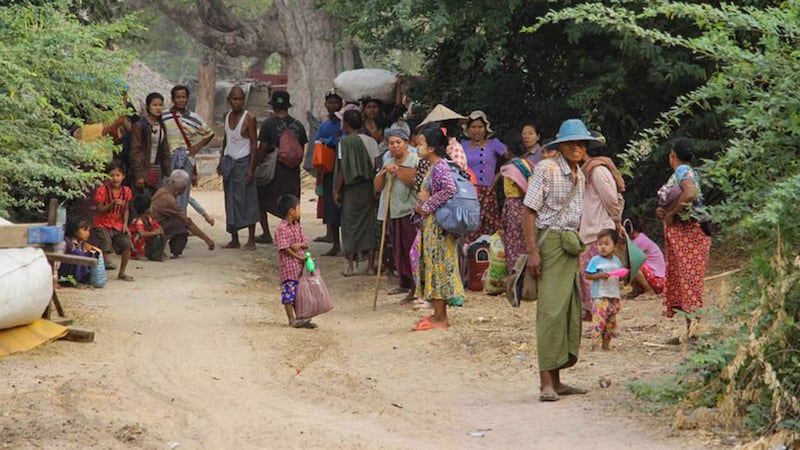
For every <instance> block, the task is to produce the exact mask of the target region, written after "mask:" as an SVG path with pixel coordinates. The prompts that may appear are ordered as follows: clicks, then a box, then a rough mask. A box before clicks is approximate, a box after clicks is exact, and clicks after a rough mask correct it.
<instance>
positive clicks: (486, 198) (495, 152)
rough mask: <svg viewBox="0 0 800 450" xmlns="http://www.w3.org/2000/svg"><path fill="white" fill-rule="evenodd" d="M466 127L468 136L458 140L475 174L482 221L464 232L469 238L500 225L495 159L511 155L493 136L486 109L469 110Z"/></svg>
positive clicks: (505, 158)
mask: <svg viewBox="0 0 800 450" xmlns="http://www.w3.org/2000/svg"><path fill="white" fill-rule="evenodd" d="M465 130H466V133H467V135H468V136H469V137H470V139H467V140H464V141H462V142H461V145H462V146H463V147H464V153H466V156H467V164H468V165H469V168H470V170H472V172H473V173H474V174H475V177H476V178H477V187H478V201H479V202H480V204H481V223H480V226H479V227H478V230H477V231H475V232H474V233H471V234H470V235H469V236H467V242H472V241H474V240H475V239H476V238H478V237H480V236H481V235H484V234H488V235H491V234H494V233H495V232H496V231H497V230H499V229H500V228H501V224H500V209H499V207H498V204H497V193H496V192H495V188H494V184H495V181H496V176H495V173H496V170H497V165H498V164H497V163H498V161H505V160H508V159H511V158H512V157H513V155H511V154H510V153H508V151H507V150H506V146H505V144H503V143H502V142H500V140H499V139H497V138H493V137H492V134H493V131H492V126H491V123H490V122H489V119H488V118H487V117H486V113H484V112H483V111H472V112H471V113H470V115H469V116H468V117H467V121H466V124H465Z"/></svg>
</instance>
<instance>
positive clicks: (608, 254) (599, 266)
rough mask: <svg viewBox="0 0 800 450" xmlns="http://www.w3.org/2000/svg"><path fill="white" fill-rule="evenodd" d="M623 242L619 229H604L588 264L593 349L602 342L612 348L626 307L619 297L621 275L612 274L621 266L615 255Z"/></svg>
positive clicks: (606, 348) (604, 345)
mask: <svg viewBox="0 0 800 450" xmlns="http://www.w3.org/2000/svg"><path fill="white" fill-rule="evenodd" d="M618 244H619V235H618V234H617V231H616V230H613V229H611V228H604V229H602V230H600V231H599V232H598V233H597V252H598V254H597V255H594V256H592V259H590V260H589V264H588V265H587V266H586V279H587V280H591V282H592V287H591V296H592V351H594V350H597V346H598V343H599V342H602V349H603V350H611V338H612V337H614V335H615V334H616V332H617V313H618V312H619V311H620V310H621V309H622V306H621V305H620V300H619V276H615V275H611V272H614V271H615V270H617V269H621V268H622V267H623V266H622V261H620V260H619V258H617V257H616V256H615V255H614V251H615V250H616V248H617V245H618Z"/></svg>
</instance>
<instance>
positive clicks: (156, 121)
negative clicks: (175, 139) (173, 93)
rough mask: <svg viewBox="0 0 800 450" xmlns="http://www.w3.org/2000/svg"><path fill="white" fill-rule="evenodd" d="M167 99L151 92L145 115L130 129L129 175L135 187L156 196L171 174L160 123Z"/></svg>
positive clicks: (167, 150)
mask: <svg viewBox="0 0 800 450" xmlns="http://www.w3.org/2000/svg"><path fill="white" fill-rule="evenodd" d="M163 109H164V97H163V96H162V95H161V94H159V93H158V92H151V93H149V94H147V97H146V98H145V114H144V117H142V118H141V119H140V120H139V121H137V122H136V123H135V124H133V128H132V129H131V134H130V136H131V152H130V156H129V158H130V165H131V166H130V172H131V174H132V176H133V184H134V187H136V189H137V190H138V191H140V192H141V191H144V190H145V189H147V190H149V191H150V194H151V195H152V193H154V192H155V191H156V190H158V188H160V187H161V179H162V178H163V177H164V176H166V175H167V174H169V173H170V172H171V171H172V164H171V161H170V158H169V142H168V141H167V134H166V131H165V129H164V126H163V124H162V123H161V113H162V111H163Z"/></svg>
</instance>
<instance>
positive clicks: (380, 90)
mask: <svg viewBox="0 0 800 450" xmlns="http://www.w3.org/2000/svg"><path fill="white" fill-rule="evenodd" d="M396 83H397V75H396V74H395V73H394V72H390V71H388V70H384V69H355V70H347V71H344V72H342V73H340V74H339V75H338V76H337V77H336V78H334V80H333V87H334V88H335V89H336V93H337V94H339V95H341V96H342V98H344V99H345V100H346V101H348V102H357V101H359V100H361V99H362V98H363V97H367V96H369V97H372V98H375V99H378V100H380V101H382V102H383V103H393V102H394V89H395V84H396Z"/></svg>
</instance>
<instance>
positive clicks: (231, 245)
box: [222, 241, 241, 248]
mask: <svg viewBox="0 0 800 450" xmlns="http://www.w3.org/2000/svg"><path fill="white" fill-rule="evenodd" d="M239 247H241V246H240V245H239V241H230V242H228V243H227V244H225V245H223V246H222V248H239Z"/></svg>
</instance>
